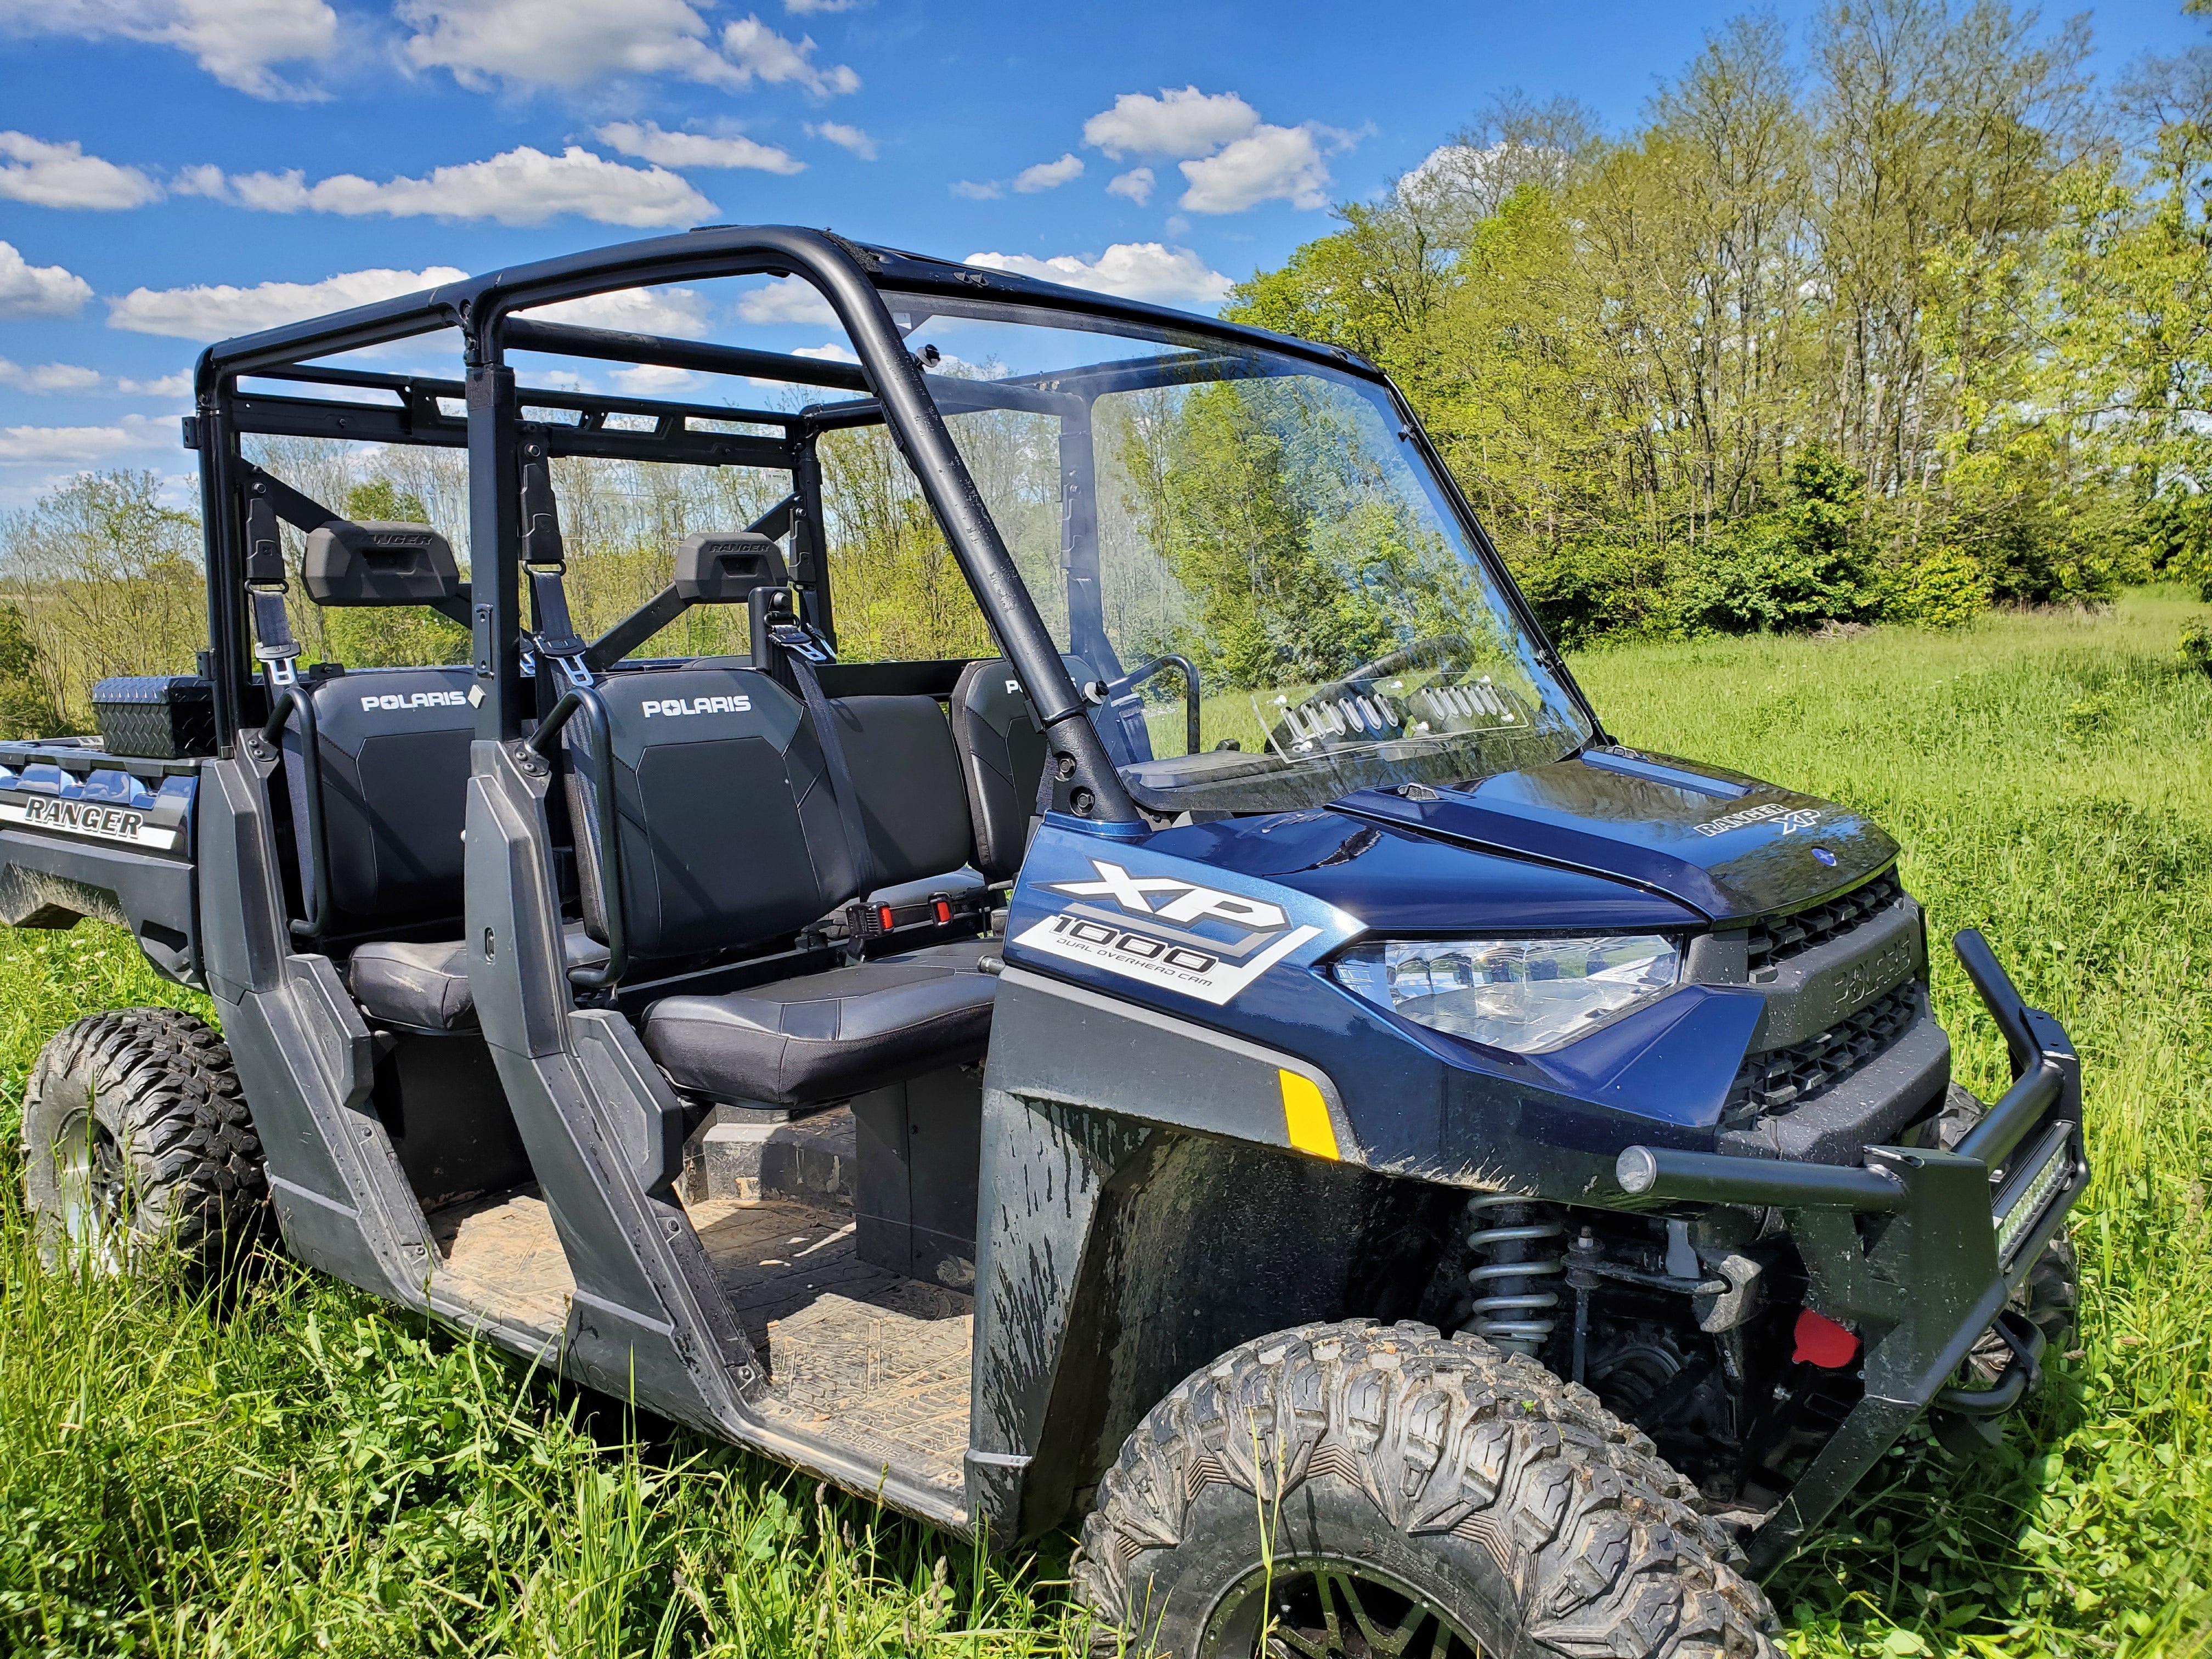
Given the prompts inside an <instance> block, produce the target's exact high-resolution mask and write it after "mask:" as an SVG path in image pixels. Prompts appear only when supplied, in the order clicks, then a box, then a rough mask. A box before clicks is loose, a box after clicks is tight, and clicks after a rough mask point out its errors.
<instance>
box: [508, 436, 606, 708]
mask: <svg viewBox="0 0 2212 1659" xmlns="http://www.w3.org/2000/svg"><path fill="white" fill-rule="evenodd" d="M522 567H523V568H524V569H525V570H526V571H527V572H528V573H529V575H530V603H531V610H532V616H533V618H534V620H535V621H536V623H537V624H538V630H537V632H536V633H534V634H533V635H531V643H532V645H533V646H534V647H536V649H537V653H538V659H539V660H540V661H541V662H544V661H550V662H551V663H553V664H554V665H556V666H557V667H558V668H559V669H560V671H561V677H562V681H563V682H564V689H565V687H569V686H573V687H578V688H582V689H589V688H590V687H591V686H592V685H593V684H596V681H595V680H594V679H593V678H592V669H591V665H590V664H589V663H587V662H586V661H585V660H584V653H585V652H586V650H588V649H589V648H590V647H588V646H587V645H586V643H585V641H584V637H583V635H580V634H579V633H577V632H576V626H575V623H574V622H572V621H571V620H570V619H569V617H568V589H566V588H565V587H563V586H562V585H561V578H562V574H563V573H564V572H565V571H566V570H567V568H568V553H567V550H566V548H565V547H564V545H563V544H562V540H561V516H560V508H559V506H558V504H557V503H556V501H554V499H553V474H552V470H551V463H550V462H549V461H548V460H547V459H545V444H544V440H543V439H538V438H526V439H525V440H524V441H523V445H522Z"/></svg>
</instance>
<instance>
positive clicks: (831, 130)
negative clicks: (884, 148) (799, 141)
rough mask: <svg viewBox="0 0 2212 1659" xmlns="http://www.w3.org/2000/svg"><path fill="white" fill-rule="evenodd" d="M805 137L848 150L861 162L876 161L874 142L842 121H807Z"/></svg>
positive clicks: (858, 129)
mask: <svg viewBox="0 0 2212 1659" xmlns="http://www.w3.org/2000/svg"><path fill="white" fill-rule="evenodd" d="M806 136H807V137H809V138H819V139H821V140H822V141H823V143H829V144H835V145H836V146H837V148H838V149H849V150H851V151H852V152H853V154H854V155H857V156H859V157H860V159H861V160H862V161H874V160H875V159H876V141H875V140H874V139H872V138H871V137H868V135H867V134H866V133H865V132H863V131H860V128H858V127H848V126H847V125H845V124H844V123H843V122H842V121H809V122H808V123H807V124H806Z"/></svg>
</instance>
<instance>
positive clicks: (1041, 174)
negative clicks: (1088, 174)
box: [1014, 153, 1083, 196]
mask: <svg viewBox="0 0 2212 1659" xmlns="http://www.w3.org/2000/svg"><path fill="white" fill-rule="evenodd" d="M1082 176H1083V158H1082V157H1081V156H1080V155H1074V154H1073V153H1071V154H1069V155H1063V156H1061V157H1060V160H1058V161H1039V162H1038V163H1037V164H1036V166H1035V167H1024V168H1023V169H1022V170H1021V171H1020V172H1019V173H1016V174H1015V175H1014V188H1015V189H1016V190H1018V191H1021V193H1022V194H1023V195H1024V196H1034V195H1036V193H1037V192H1038V191H1041V190H1058V189H1059V188H1060V186H1061V185H1064V184H1066V183H1067V181H1068V180H1069V179H1080V178H1081V177H1082Z"/></svg>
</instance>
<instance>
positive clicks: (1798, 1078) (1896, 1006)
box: [1723, 979, 1921, 1119]
mask: <svg viewBox="0 0 2212 1659" xmlns="http://www.w3.org/2000/svg"><path fill="white" fill-rule="evenodd" d="M1920 997H1921V988H1920V981H1918V980H1917V979H1908V980H1907V981H1905V983H1904V984H1902V985H1900V986H1899V987H1897V988H1896V989H1895V990H1893V991H1891V992H1889V993H1887V994H1885V995H1882V996H1879V997H1876V998H1875V1000H1873V1001H1872V1002H1869V1004H1867V1006H1865V1007H1863V1008H1862V1009H1860V1010H1859V1011H1858V1012H1857V1013H1856V1014H1853V1015H1851V1016H1850V1018H1848V1019H1841V1020H1838V1021H1837V1022H1836V1024H1833V1025H1832V1026H1830V1027H1829V1028H1828V1029H1827V1030H1825V1031H1823V1032H1821V1033H1820V1035H1819V1036H1812V1037H1808V1038H1806V1039H1805V1041H1804V1042H1795V1043H1792V1044H1790V1047H1789V1048H1774V1049H1770V1050H1769V1051H1768V1052H1767V1053H1765V1054H1753V1056H1752V1057H1751V1058H1750V1059H1748V1060H1745V1061H1744V1063H1743V1064H1742V1065H1741V1066H1739V1067H1738V1068H1737V1070H1736V1074H1735V1082H1734V1083H1733V1084H1731V1085H1729V1095H1728V1104H1727V1105H1726V1106H1725V1107H1724V1108H1723V1115H1724V1116H1725V1117H1728V1118H1730V1119H1741V1118H1743V1117H1747V1116H1749V1115H1753V1114H1755V1113H1759V1112H1772V1111H1779V1110H1780V1109H1783V1108H1784V1107H1787V1106H1795V1105H1796V1104H1797V1103H1799V1102H1801V1101H1803V1100H1806V1099H1808V1098H1810V1097H1812V1096H1814V1095H1817V1094H1819V1093H1820V1091H1822V1090H1823V1089H1827V1088H1832V1087H1833V1086H1834V1085H1837V1084H1838V1083H1840V1082H1842V1081H1843V1080H1844V1079H1845V1078H1847V1077H1849V1076H1850V1074H1851V1073H1854V1072H1856V1071H1857V1070H1858V1069H1859V1067H1860V1066H1863V1065H1865V1064H1866V1063H1867V1061H1869V1060H1872V1059H1873V1058H1874V1057H1875V1055H1876V1054H1881V1052H1882V1051H1883V1050H1884V1049H1885V1048H1888V1047H1889V1045H1890V1044H1891V1043H1893V1042H1896V1041H1897V1039H1898V1038H1899V1037H1900V1036H1903V1035H1904V1034H1905V1028H1906V1027H1907V1026H1909V1025H1911V1024H1912V1022H1913V1021H1914V1020H1915V1019H1916V1018H1918V1017H1919V1014H1920Z"/></svg>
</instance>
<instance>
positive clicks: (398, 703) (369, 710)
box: [361, 691, 469, 714]
mask: <svg viewBox="0 0 2212 1659" xmlns="http://www.w3.org/2000/svg"><path fill="white" fill-rule="evenodd" d="M468 700H469V698H468V693H466V692H465V691H386V692H385V693H383V694H382V695H381V696H374V697H363V698H362V700H361V708H362V713H363V714H374V713H376V712H377V711H379V710H380V709H399V708H459V707H460V706H461V705H462V704H464V703H465V702H468Z"/></svg>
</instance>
